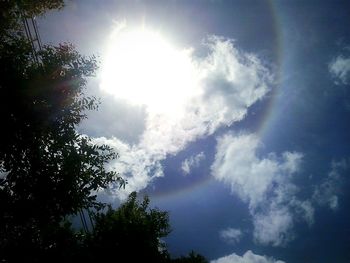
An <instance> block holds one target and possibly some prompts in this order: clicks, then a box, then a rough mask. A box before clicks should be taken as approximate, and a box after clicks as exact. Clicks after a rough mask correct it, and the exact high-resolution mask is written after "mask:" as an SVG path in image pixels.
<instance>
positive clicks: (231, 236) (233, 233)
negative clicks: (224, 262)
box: [220, 228, 243, 244]
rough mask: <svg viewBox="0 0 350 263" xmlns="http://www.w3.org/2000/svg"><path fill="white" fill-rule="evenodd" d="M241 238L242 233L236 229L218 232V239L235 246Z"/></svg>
mask: <svg viewBox="0 0 350 263" xmlns="http://www.w3.org/2000/svg"><path fill="white" fill-rule="evenodd" d="M242 236H243V232H242V231H241V230H240V229H236V228H226V229H224V230H221V231H220V237H221V238H222V239H224V240H225V241H226V242H228V243H232V244H236V243H238V242H239V241H240V240H241V238H242Z"/></svg>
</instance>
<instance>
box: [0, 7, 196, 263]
mask: <svg viewBox="0 0 350 263" xmlns="http://www.w3.org/2000/svg"><path fill="white" fill-rule="evenodd" d="M62 4H63V1H60V0H57V1H55V0H51V1H34V0H17V1H2V2H1V7H4V6H5V7H6V8H4V9H1V10H2V13H1V22H3V21H5V22H6V23H1V28H0V31H1V36H0V40H1V41H0V76H1V77H0V100H1V101H0V117H1V122H2V130H1V136H0V261H1V262H24V261H25V262H72V261H81V260H82V259H84V260H85V261H93V260H101V259H104V258H105V259H109V257H110V253H111V252H112V253H115V254H116V260H118V261H122V262H130V261H131V262H133V261H141V260H142V261H147V262H149V261H150V262H170V257H169V253H168V251H167V250H166V247H165V244H164V243H163V242H162V241H161V238H163V237H165V236H166V235H168V234H169V232H170V226H169V218H168V214H167V213H166V212H162V211H160V210H158V209H150V208H149V199H148V198H145V199H144V200H143V202H142V203H140V202H138V201H137V197H136V193H133V194H131V195H130V197H129V199H128V201H127V202H126V203H125V204H123V205H121V206H120V207H119V208H118V209H116V210H114V209H112V208H111V207H107V210H106V211H104V212H101V211H103V210H101V209H103V208H105V205H104V204H102V203H100V202H98V201H97V199H96V194H95V193H96V192H97V191H98V190H101V189H105V188H107V187H109V186H110V184H111V183H116V185H117V186H118V184H119V186H123V185H125V181H124V180H123V179H122V178H121V177H120V176H119V175H118V174H117V173H116V172H115V171H109V170H106V169H105V164H106V163H108V162H110V161H111V160H113V159H115V158H117V157H118V155H117V154H116V153H115V152H114V151H113V149H112V148H110V147H109V146H108V145H96V144H94V143H93V141H92V140H91V139H90V138H89V137H87V136H84V135H82V134H79V133H78V132H77V129H76V127H77V125H78V124H79V123H80V122H81V121H82V120H83V119H84V118H86V115H85V112H86V111H87V110H96V109H97V107H98V104H99V102H98V100H97V99H96V98H95V97H87V96H85V95H84V88H85V85H86V82H87V79H88V78H89V77H91V76H93V74H94V72H95V70H96V68H97V62H96V59H95V58H94V57H93V56H92V57H85V56H82V55H81V54H79V53H78V52H77V51H76V50H75V48H74V47H73V46H72V45H71V44H67V43H65V44H61V45H58V46H44V48H43V50H41V51H39V52H38V57H39V59H38V60H37V61H35V60H33V57H32V50H31V45H30V43H28V41H27V40H26V39H25V38H24V36H23V33H22V32H21V31H20V30H18V28H17V26H18V25H19V23H20V18H21V16H19V15H20V14H22V13H23V12H25V14H26V15H30V16H32V15H36V14H41V13H43V12H44V11H45V10H46V9H50V8H55V7H60V6H61V5H62ZM19 8H22V11H21V12H20V11H19V10H21V9H19ZM11 15H14V17H12V16H11ZM82 209H92V210H93V211H94V215H95V216H94V218H95V227H94V229H93V231H92V232H91V233H87V234H83V233H82V232H81V231H77V230H74V229H72V227H71V224H70V222H69V220H68V217H69V216H71V215H74V214H77V213H78V211H80V210H82ZM194 258H195V259H197V258H198V257H196V256H195V257H194ZM180 262H182V261H180ZM185 262H187V261H185ZM189 262H202V261H189Z"/></svg>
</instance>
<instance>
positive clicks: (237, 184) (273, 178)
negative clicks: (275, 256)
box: [211, 133, 313, 246]
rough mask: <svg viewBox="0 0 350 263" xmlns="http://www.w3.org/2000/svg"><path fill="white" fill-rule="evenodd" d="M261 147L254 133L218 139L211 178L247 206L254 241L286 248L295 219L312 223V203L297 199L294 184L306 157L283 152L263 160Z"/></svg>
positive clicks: (270, 155)
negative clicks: (228, 187) (294, 179)
mask: <svg viewBox="0 0 350 263" xmlns="http://www.w3.org/2000/svg"><path fill="white" fill-rule="evenodd" d="M260 146H261V143H260V141H259V139H258V137H257V136H256V135H254V134H241V135H234V134H233V133H227V134H225V135H223V136H221V137H219V138H218V143H217V148H216V155H215V161H214V163H213V164H212V166H211V170H212V175H213V176H214V177H215V178H216V179H217V180H219V181H222V182H224V183H225V184H228V185H229V186H230V188H231V191H232V193H234V194H236V195H238V196H239V197H240V198H241V199H242V200H243V201H245V202H247V203H248V205H249V211H250V214H251V215H252V217H253V225H254V233H253V235H254V239H255V241H256V242H258V243H261V244H265V245H269V244H270V245H273V246H283V245H285V244H286V243H287V242H288V241H290V240H291V239H293V237H294V235H293V231H292V227H293V224H294V222H295V221H296V220H299V218H302V219H304V220H306V221H307V222H308V223H310V224H311V223H312V222H313V207H312V205H311V203H310V202H309V201H300V200H298V199H297V198H296V193H297V192H298V187H297V186H296V185H295V184H293V182H292V181H293V180H292V179H293V175H294V174H295V173H297V172H298V171H299V170H300V164H301V161H302V157H303V155H302V154H301V153H297V152H284V153H283V154H282V155H281V156H277V155H276V154H274V153H270V154H268V155H267V156H266V157H260V156H258V154H257V150H258V148H259V147H260Z"/></svg>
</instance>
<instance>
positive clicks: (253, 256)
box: [211, 250, 285, 263]
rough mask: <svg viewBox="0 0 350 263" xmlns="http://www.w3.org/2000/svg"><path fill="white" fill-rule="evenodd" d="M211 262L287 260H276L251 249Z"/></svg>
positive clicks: (274, 261) (248, 262)
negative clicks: (240, 254)
mask: <svg viewBox="0 0 350 263" xmlns="http://www.w3.org/2000/svg"><path fill="white" fill-rule="evenodd" d="M211 263H285V261H281V260H275V259H274V258H271V257H267V256H261V255H257V254H254V253H253V252H252V251H251V250H248V251H247V252H245V253H244V255H243V256H239V255H237V254H235V253H233V254H231V255H228V256H225V257H221V258H218V259H216V260H212V261H211Z"/></svg>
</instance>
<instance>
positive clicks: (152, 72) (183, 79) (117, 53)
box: [101, 28, 196, 114]
mask: <svg viewBox="0 0 350 263" xmlns="http://www.w3.org/2000/svg"><path fill="white" fill-rule="evenodd" d="M190 55H191V51H190V50H177V49H176V48H174V47H173V46H172V45H171V43H169V42H168V41H167V40H166V39H165V38H163V37H162V36H161V35H160V34H159V33H157V32H155V31H151V30H148V29H145V28H141V29H133V30H126V29H123V30H117V32H114V34H113V35H112V37H111V42H110V45H109V48H108V51H107V52H106V56H105V59H104V61H103V65H102V72H101V78H102V80H101V88H102V89H104V90H105V91H107V92H110V93H111V94H113V95H114V96H116V97H118V98H122V99H125V100H127V101H128V102H130V103H132V104H138V105H145V106H146V107H147V108H148V110H149V111H151V112H162V113H165V112H166V113H172V114H177V113H178V112H179V111H180V110H181V108H182V105H183V103H184V102H185V101H186V100H187V99H188V98H189V97H190V94H191V93H193V92H194V89H195V87H196V73H195V72H196V71H195V69H194V65H193V63H192V61H191V57H190Z"/></svg>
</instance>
